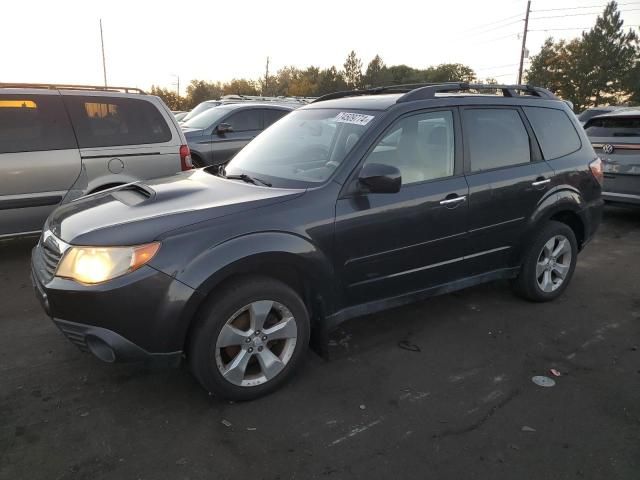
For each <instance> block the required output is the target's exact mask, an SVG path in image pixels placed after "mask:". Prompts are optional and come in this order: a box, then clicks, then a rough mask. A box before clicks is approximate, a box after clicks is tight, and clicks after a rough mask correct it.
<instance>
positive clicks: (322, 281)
mask: <svg viewBox="0 0 640 480" xmlns="http://www.w3.org/2000/svg"><path fill="white" fill-rule="evenodd" d="M265 264H268V265H272V266H273V268H279V267H284V268H287V267H288V268H294V269H295V271H296V272H298V273H299V274H300V275H302V276H303V278H304V281H305V284H307V286H308V287H310V289H311V291H312V292H313V297H314V299H315V298H318V297H319V300H321V302H322V305H323V309H325V310H326V311H327V312H332V311H334V310H335V305H336V299H337V293H336V285H335V283H336V282H335V279H334V272H333V266H332V263H331V261H330V259H329V258H328V256H327V255H326V254H325V252H323V251H322V250H320V248H318V247H317V246H316V245H315V244H314V243H312V241H311V240H310V239H307V238H303V237H301V236H299V235H296V234H293V233H287V232H279V231H273V232H260V233H251V234H247V235H243V236H240V237H235V238H233V239H231V240H228V241H226V242H224V243H221V244H218V245H216V246H214V247H212V248H210V249H208V250H206V251H205V252H203V253H202V254H201V255H198V256H197V257H195V258H194V259H193V260H192V261H191V262H189V264H187V265H185V267H184V268H183V269H182V271H181V272H179V273H178V275H177V277H176V279H177V280H179V281H180V282H183V283H184V284H186V285H188V286H190V287H191V288H193V289H195V290H196V291H197V292H198V293H199V294H200V295H201V296H202V297H206V296H207V295H209V294H210V293H211V292H212V291H214V289H215V287H216V286H217V285H219V284H220V283H221V282H223V281H224V280H225V279H227V278H230V277H231V276H232V275H236V274H243V273H254V272H260V273H261V274H265V268H264V266H265ZM266 270H267V271H268V269H266ZM274 273H276V274H277V272H274ZM267 274H268V273H267ZM300 287H302V285H300V286H299V288H300ZM300 289H301V288H300Z"/></svg>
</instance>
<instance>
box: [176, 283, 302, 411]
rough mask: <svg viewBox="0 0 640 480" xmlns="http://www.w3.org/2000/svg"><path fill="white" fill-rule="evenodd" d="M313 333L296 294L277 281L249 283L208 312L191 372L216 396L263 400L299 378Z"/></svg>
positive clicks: (195, 338)
mask: <svg viewBox="0 0 640 480" xmlns="http://www.w3.org/2000/svg"><path fill="white" fill-rule="evenodd" d="M309 328H310V327H309V315H308V312H307V309H306V307H305V305H304V302H303V301H302V299H301V298H300V297H299V295H298V294H297V293H296V292H295V291H294V290H292V289H291V288H290V287H288V286H287V285H285V284H283V283H281V282H279V281H277V280H272V279H267V278H259V277H255V278H245V279H244V280H243V281H241V282H235V283H234V284H232V285H229V286H228V287H227V288H225V289H223V290H222V291H221V292H219V293H218V294H216V296H215V298H214V299H212V301H210V302H209V303H208V304H207V305H206V306H205V308H204V311H203V312H202V315H201V317H200V319H199V320H198V324H197V325H196V327H195V329H194V332H193V333H192V335H191V345H190V348H189V352H188V354H189V363H190V366H191V370H192V372H193V373H194V374H195V376H196V378H197V379H198V380H199V381H200V383H201V384H202V386H203V387H204V388H205V389H206V390H207V391H209V392H211V393H212V394H214V395H218V396H221V397H224V398H227V399H229V400H251V399H254V398H257V397H260V396H262V395H265V394H267V393H270V392H272V391H273V390H275V389H277V388H278V387H279V386H280V385H282V383H284V382H285V381H286V380H287V379H288V378H289V377H290V376H291V374H292V373H293V372H294V370H295V368H296V367H297V366H298V364H299V363H300V361H301V359H302V357H303V356H304V353H305V351H306V350H307V345H308V343H309Z"/></svg>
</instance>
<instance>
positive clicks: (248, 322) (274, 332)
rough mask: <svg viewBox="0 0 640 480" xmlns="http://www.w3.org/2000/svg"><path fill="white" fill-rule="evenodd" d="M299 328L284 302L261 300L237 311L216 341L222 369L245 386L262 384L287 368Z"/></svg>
mask: <svg viewBox="0 0 640 480" xmlns="http://www.w3.org/2000/svg"><path fill="white" fill-rule="evenodd" d="M297 337H298V327H297V324H296V320H295V318H294V316H293V314H292V313H291V311H290V310H289V309H288V308H287V307H285V306H284V305H282V304H281V303H278V302H275V301H272V300H259V301H255V302H252V303H250V304H248V305H245V306H244V307H242V308H241V309H239V310H238V311H236V312H235V313H234V314H233V315H232V316H231V318H229V320H227V322H226V323H225V324H224V326H223V327H222V329H221V330H220V333H219V334H218V339H217V341H216V351H215V360H216V365H217V367H218V371H219V372H220V374H221V375H222V376H223V377H224V379H225V380H227V381H228V382H230V383H232V384H234V385H238V386H241V387H253V386H256V385H261V384H264V383H266V382H268V381H269V380H271V379H273V378H274V377H276V376H277V375H278V374H279V373H280V372H282V370H283V369H284V368H285V367H286V365H287V363H288V362H289V360H290V359H291V356H292V355H293V352H294V351H295V346H296V341H297Z"/></svg>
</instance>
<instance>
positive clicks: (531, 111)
mask: <svg viewBox="0 0 640 480" xmlns="http://www.w3.org/2000/svg"><path fill="white" fill-rule="evenodd" d="M524 112H525V114H526V115H527V118H528V119H529V122H530V123H531V126H532V127H533V133H535V135H536V137H537V138H538V142H539V143H540V148H541V149H542V154H543V155H544V158H545V159H547V160H551V159H554V158H560V157H564V156H565V155H569V154H570V153H573V152H575V151H577V150H579V149H580V147H581V146H582V142H580V137H579V136H578V132H576V129H575V128H574V127H573V123H572V122H571V120H570V119H569V117H568V116H567V114H566V113H565V112H563V111H562V110H555V109H553V108H541V107H524Z"/></svg>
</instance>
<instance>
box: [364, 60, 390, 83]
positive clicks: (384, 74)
mask: <svg viewBox="0 0 640 480" xmlns="http://www.w3.org/2000/svg"><path fill="white" fill-rule="evenodd" d="M389 83H391V74H390V73H389V70H388V69H387V66H386V65H385V64H384V62H383V61H382V58H380V55H376V56H375V57H373V60H371V61H370V62H369V65H367V70H366V72H365V74H364V76H363V77H362V85H363V86H365V87H378V86H383V85H387V84H389Z"/></svg>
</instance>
